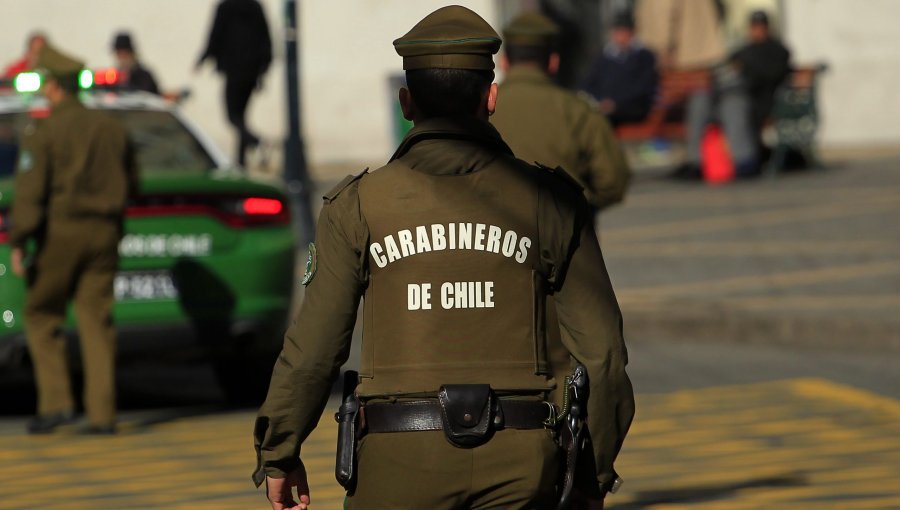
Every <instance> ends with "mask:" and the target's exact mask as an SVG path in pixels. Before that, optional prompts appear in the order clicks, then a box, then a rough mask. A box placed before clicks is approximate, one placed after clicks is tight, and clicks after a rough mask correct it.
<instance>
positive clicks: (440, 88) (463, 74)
mask: <svg viewBox="0 0 900 510" xmlns="http://www.w3.org/2000/svg"><path fill="white" fill-rule="evenodd" d="M492 81H494V72H493V71H484V70H472V69H414V70H410V71H406V86H407V88H408V89H409V92H410V94H412V97H413V100H414V101H415V102H416V106H417V107H418V108H419V111H421V112H422V114H423V115H425V116H426V117H452V116H459V115H474V114H475V113H476V111H477V110H478V105H479V104H481V100H482V99H483V98H484V95H485V94H486V93H487V90H488V88H489V87H490V85H491V82H492Z"/></svg>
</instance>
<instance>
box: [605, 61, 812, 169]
mask: <svg viewBox="0 0 900 510" xmlns="http://www.w3.org/2000/svg"><path fill="white" fill-rule="evenodd" d="M826 69H827V66H826V65H824V64H817V65H809V66H798V67H794V68H793V70H792V71H791V74H790V75H789V76H788V78H787V79H786V80H785V83H784V84H782V85H781V87H779V89H778V90H777V91H776V93H775V101H774V105H773V107H772V115H771V118H770V119H769V121H768V122H767V126H771V127H772V128H773V129H774V130H775V135H776V142H775V145H774V146H773V151H772V157H771V159H770V160H769V162H768V164H767V166H766V169H767V171H768V172H769V173H775V172H778V171H780V170H781V169H783V167H784V164H785V160H786V158H787V154H788V152H790V151H792V150H793V151H796V152H799V153H801V154H802V155H803V156H804V158H805V159H806V161H807V162H808V164H809V166H813V167H818V166H819V162H818V159H817V157H816V151H815V134H816V131H818V126H819V116H818V104H817V100H816V96H817V86H818V85H817V83H818V78H819V75H820V74H821V73H822V72H823V71H825V70H826ZM710 77H711V74H710V73H709V71H706V70H701V71H667V72H664V73H663V74H662V75H661V77H660V83H659V91H658V95H657V100H656V104H655V105H654V106H653V108H652V109H651V110H650V114H649V115H648V116H647V118H646V119H645V120H644V121H643V122H640V123H636V124H623V125H620V126H619V127H618V128H616V137H617V138H618V139H619V140H620V141H622V142H642V141H648V140H654V139H666V140H674V141H684V140H686V139H687V126H686V124H685V115H684V113H685V106H686V104H687V99H688V98H689V97H690V96H691V94H693V93H695V92H697V91H701V90H707V89H709V87H710Z"/></svg>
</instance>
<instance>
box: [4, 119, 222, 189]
mask: <svg viewBox="0 0 900 510" xmlns="http://www.w3.org/2000/svg"><path fill="white" fill-rule="evenodd" d="M106 111H107V112H108V113H110V114H112V115H114V116H115V117H117V118H119V119H120V120H121V121H122V122H124V123H125V126H126V128H127V129H128V134H129V136H131V139H132V141H133V142H134V144H135V147H136V149H137V159H138V164H139V165H140V169H141V172H158V171H166V170H209V169H212V168H214V167H215V166H216V165H215V162H214V161H213V159H212V157H211V156H210V155H209V154H208V153H207V152H206V150H205V149H204V148H203V146H202V145H200V142H199V141H197V139H196V138H195V137H194V135H192V134H191V132H190V131H188V129H187V128H186V127H185V126H184V124H182V123H181V122H180V121H179V120H178V119H177V118H176V117H175V116H174V115H172V113H170V112H167V111H152V110H106ZM29 121H30V119H29V115H28V113H27V112H20V113H2V114H0V177H7V176H10V175H12V174H13V172H14V171H15V162H16V157H17V154H18V151H19V142H18V141H19V139H20V138H21V136H22V132H23V131H24V129H25V126H27V125H28V123H29Z"/></svg>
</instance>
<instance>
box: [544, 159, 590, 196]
mask: <svg viewBox="0 0 900 510" xmlns="http://www.w3.org/2000/svg"><path fill="white" fill-rule="evenodd" d="M534 164H535V165H537V166H538V167H539V168H541V169H543V170H546V171H547V172H549V173H550V174H551V175H555V176H556V177H558V178H559V179H560V180H561V181H564V182H565V183H567V184H568V185H570V186H572V187H573V188H575V189H576V190H578V192H579V193H581V191H582V190H583V189H584V186H582V185H581V183H579V182H578V181H577V180H575V178H574V177H572V176H571V175H569V172H566V171H565V169H563V167H561V166H558V167H556V168H551V167H549V166H547V165H544V164H541V163H538V162H537V161H535V162H534Z"/></svg>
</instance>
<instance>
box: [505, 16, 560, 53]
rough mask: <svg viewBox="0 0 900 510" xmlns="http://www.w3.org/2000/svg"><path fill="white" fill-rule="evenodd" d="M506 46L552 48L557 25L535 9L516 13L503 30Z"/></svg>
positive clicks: (554, 44)
mask: <svg viewBox="0 0 900 510" xmlns="http://www.w3.org/2000/svg"><path fill="white" fill-rule="evenodd" d="M503 39H504V40H506V44H507V45H508V46H541V47H550V48H553V47H555V46H556V44H557V40H558V39H559V27H558V26H556V23H554V22H553V20H551V19H550V18H548V17H546V16H544V15H543V14H541V13H539V12H537V11H527V12H523V13H522V14H520V15H518V16H516V17H515V19H513V20H512V21H511V22H510V24H509V25H508V26H507V27H506V30H504V31H503Z"/></svg>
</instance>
